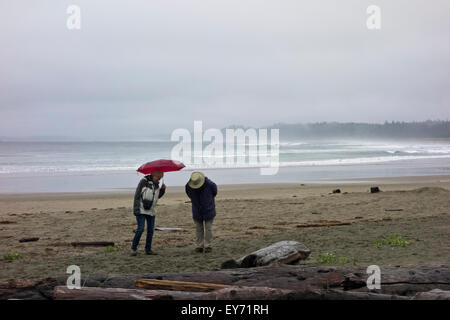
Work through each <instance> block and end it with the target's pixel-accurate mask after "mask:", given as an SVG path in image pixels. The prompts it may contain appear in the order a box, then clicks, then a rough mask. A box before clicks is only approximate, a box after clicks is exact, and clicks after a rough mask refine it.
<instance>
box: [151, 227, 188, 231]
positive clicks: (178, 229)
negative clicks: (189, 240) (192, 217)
mask: <svg viewBox="0 0 450 320" xmlns="http://www.w3.org/2000/svg"><path fill="white" fill-rule="evenodd" d="M155 230H159V231H182V230H183V228H165V227H156V228H155Z"/></svg>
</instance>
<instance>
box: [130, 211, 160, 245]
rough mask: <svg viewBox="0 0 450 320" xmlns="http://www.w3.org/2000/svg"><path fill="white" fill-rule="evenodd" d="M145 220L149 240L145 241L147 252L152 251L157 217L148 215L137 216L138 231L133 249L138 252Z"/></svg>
mask: <svg viewBox="0 0 450 320" xmlns="http://www.w3.org/2000/svg"><path fill="white" fill-rule="evenodd" d="M145 220H147V238H146V239H145V252H149V251H151V250H152V239H153V231H154V229H155V216H151V215H148V214H139V215H137V216H136V221H137V230H136V233H135V234H134V239H133V245H132V246H131V249H132V250H134V251H136V250H137V247H138V244H139V240H141V236H142V233H143V232H144V228H145Z"/></svg>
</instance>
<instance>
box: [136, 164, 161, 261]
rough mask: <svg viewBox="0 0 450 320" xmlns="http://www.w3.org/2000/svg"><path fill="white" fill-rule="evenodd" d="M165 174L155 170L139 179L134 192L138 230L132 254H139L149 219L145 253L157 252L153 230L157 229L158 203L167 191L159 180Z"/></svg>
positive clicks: (152, 253)
mask: <svg viewBox="0 0 450 320" xmlns="http://www.w3.org/2000/svg"><path fill="white" fill-rule="evenodd" d="M163 176H164V173H163V172H162V171H160V170H156V171H154V172H153V173H152V174H150V175H146V176H145V177H144V178H142V179H141V181H139V184H138V186H137V188H136V192H135V194H134V202H133V213H134V215H135V216H136V221H137V230H136V233H135V234H134V239H133V243H132V245H131V250H132V253H131V255H133V256H136V255H137V247H138V245H139V241H140V239H141V236H142V233H143V232H144V228H145V221H147V238H146V241H145V253H146V254H148V255H154V254H156V253H155V252H154V251H152V239H153V232H154V230H155V215H156V204H157V202H158V199H159V198H161V197H162V196H163V195H164V193H165V192H166V185H165V184H164V183H163V184H162V186H161V188H160V187H159V180H160V179H161V178H162V177H163Z"/></svg>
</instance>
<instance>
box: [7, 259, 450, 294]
mask: <svg viewBox="0 0 450 320" xmlns="http://www.w3.org/2000/svg"><path fill="white" fill-rule="evenodd" d="M366 269H367V268H366V266H352V265H343V266H342V265H340V266H327V265H286V264H278V263H274V264H271V265H269V266H264V267H255V268H239V269H222V270H214V271H202V272H181V273H178V272H170V273H144V274H128V275H126V274H122V275H106V274H103V275H101V274H99V275H88V276H86V277H82V279H81V283H82V284H83V285H85V286H88V287H94V286H96V287H102V288H128V289H136V287H135V281H136V280H138V279H147V280H149V279H159V280H171V281H185V282H201V283H214V284H222V285H226V286H230V287H269V288H278V289H283V290H292V291H293V292H292V293H288V294H287V295H286V296H282V297H281V298H280V299H284V298H286V299H344V298H345V299H370V300H372V299H380V298H381V299H391V298H396V299H397V298H398V296H401V297H403V298H405V297H406V298H408V299H411V298H412V297H413V296H414V295H415V294H417V293H427V292H429V291H430V290H434V289H440V290H442V291H450V263H437V264H436V263H435V264H427V265H414V266H402V267H400V266H399V267H395V266H380V271H381V289H379V290H378V289H375V290H370V289H368V288H367V283H366V281H367V279H368V277H369V274H367V273H366V271H367V270H366ZM66 281H67V276H61V277H60V278H57V279H44V280H33V281H9V282H6V283H0V300H6V299H52V295H53V289H54V287H56V286H58V285H65V284H66ZM219 290H220V289H219ZM202 294H205V293H202ZM390 296H392V297H390ZM394 296H395V297H394ZM235 300H237V299H235Z"/></svg>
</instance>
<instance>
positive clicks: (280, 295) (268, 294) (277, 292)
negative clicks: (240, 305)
mask: <svg viewBox="0 0 450 320" xmlns="http://www.w3.org/2000/svg"><path fill="white" fill-rule="evenodd" d="M290 293H292V291H291V290H284V289H276V288H268V287H230V288H225V289H220V290H216V291H212V292H209V293H206V294H204V295H201V296H198V297H195V298H193V299H195V300H278V299H284V298H285V297H286V296H287V295H288V294H290Z"/></svg>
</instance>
